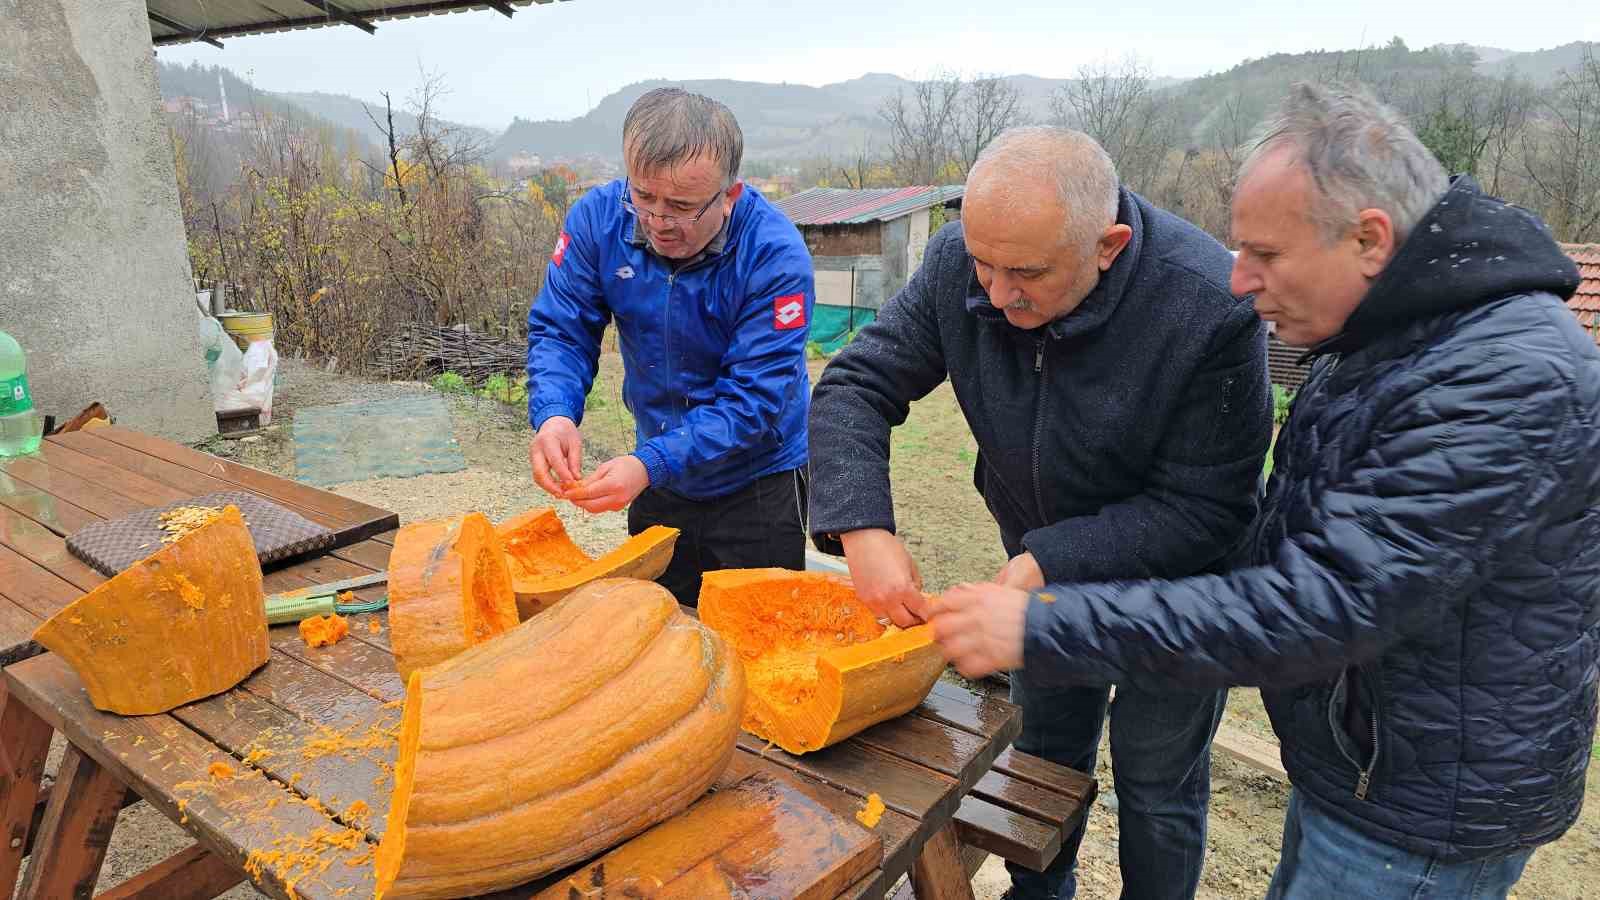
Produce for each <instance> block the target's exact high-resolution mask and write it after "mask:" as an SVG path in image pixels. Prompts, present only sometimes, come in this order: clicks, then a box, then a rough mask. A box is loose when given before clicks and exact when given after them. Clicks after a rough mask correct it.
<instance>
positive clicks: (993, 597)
mask: <svg viewBox="0 0 1600 900" xmlns="http://www.w3.org/2000/svg"><path fill="white" fill-rule="evenodd" d="M932 613H933V617H932V618H931V619H930V620H929V621H930V622H931V623H932V624H933V638H934V640H936V641H938V642H939V648H940V649H941V650H943V651H944V656H945V659H948V660H950V662H951V663H953V664H954V665H955V667H956V671H958V672H960V673H961V674H962V675H964V676H966V677H967V678H981V677H983V676H985V675H988V674H990V673H992V672H999V671H1009V670H1011V669H1020V668H1022V641H1023V635H1024V633H1025V632H1026V631H1027V627H1028V592H1027V591H1022V590H1018V589H1017V588H1012V587H1006V586H1005V585H1001V584H958V585H956V586H955V587H953V588H951V589H950V590H948V591H945V592H944V594H943V595H942V596H940V597H939V599H938V600H937V601H935V602H934V604H933V609H932Z"/></svg>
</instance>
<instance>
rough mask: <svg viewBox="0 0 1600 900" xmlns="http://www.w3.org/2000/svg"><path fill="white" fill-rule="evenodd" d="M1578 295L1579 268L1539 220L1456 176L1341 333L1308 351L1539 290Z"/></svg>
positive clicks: (1345, 345) (1356, 342) (1355, 343)
mask: <svg viewBox="0 0 1600 900" xmlns="http://www.w3.org/2000/svg"><path fill="white" fill-rule="evenodd" d="M1577 289H1578V266H1577V264H1576V263H1574V262H1573V261H1572V259H1571V258H1570V257H1568V256H1567V255H1566V254H1565V253H1563V252H1561V248H1560V247H1558V246H1557V245H1556V243H1555V241H1553V240H1551V238H1550V231H1549V229H1547V228H1546V227H1545V225H1544V223H1543V222H1541V221H1540V220H1539V218H1538V217H1537V216H1535V215H1533V214H1532V213H1530V212H1528V211H1527V210H1525V209H1523V208H1521V207H1520V206H1515V205H1513V204H1510V203H1507V202H1506V201H1504V200H1501V199H1498V198H1496V197H1490V196H1489V195H1487V194H1485V193H1483V191H1482V190H1481V189H1479V187H1478V182H1477V181H1475V180H1474V179H1473V178H1472V176H1470V175H1457V176H1456V177H1455V178H1454V179H1452V180H1451V183H1450V190H1449V191H1448V192H1447V193H1446V194H1445V195H1444V197H1443V198H1441V199H1440V200H1439V202H1438V203H1437V204H1435V205H1434V207H1433V209H1432V211H1430V212H1429V213H1428V215H1426V216H1424V217H1423V219H1422V221H1421V222H1420V223H1418V224H1417V227H1416V230H1415V231H1413V232H1412V233H1411V235H1410V236H1408V237H1407V238H1406V240H1405V242H1404V243H1403V244H1401V245H1400V249H1399V251H1398V252H1397V253H1396V254H1395V258H1394V259H1393V260H1392V261H1391V262H1390V263H1389V266H1388V267H1387V268H1385V269H1384V270H1383V272H1382V273H1381V274H1380V275H1379V276H1378V277H1377V278H1376V279H1375V280H1374V281H1373V283H1372V287H1371V288H1370V289H1369V290H1368V291H1367V296H1366V297H1364V298H1363V299H1362V301H1361V305H1360V306H1358V307H1356V310H1355V312H1353V313H1351V314H1350V319H1349V320H1348V321H1347V322H1345V327H1344V330H1343V331H1342V332H1341V333H1340V334H1337V335H1334V336H1333V337H1331V338H1329V339H1328V340H1326V341H1323V342H1322V343H1321V344H1320V345H1318V346H1317V347H1316V348H1314V350H1313V353H1314V354H1323V353H1348V352H1350V351H1352V350H1357V349H1360V348H1361V347H1364V346H1366V345H1367V344H1368V343H1370V342H1371V341H1372V340H1373V339H1374V338H1377V337H1378V336H1380V335H1383V334H1387V333H1389V332H1391V331H1393V330H1394V329H1395V328H1397V327H1399V326H1401V325H1404V324H1406V323H1408V322H1414V321H1417V320H1419V319H1427V318H1431V317H1433V316H1437V315H1441V314H1443V313H1448V312H1452V311H1455V310H1459V309H1467V308H1469V307H1473V306H1477V305H1478V304H1480V303H1482V302H1484V301H1485V300H1491V299H1493V298H1495V297H1504V296H1506V295H1507V294H1516V293H1531V292H1538V291H1543V292H1546V293H1550V294H1554V295H1556V296H1557V297H1560V298H1561V299H1562V300H1565V299H1567V298H1568V297H1571V296H1572V294H1573V292H1574V291H1576V290H1577Z"/></svg>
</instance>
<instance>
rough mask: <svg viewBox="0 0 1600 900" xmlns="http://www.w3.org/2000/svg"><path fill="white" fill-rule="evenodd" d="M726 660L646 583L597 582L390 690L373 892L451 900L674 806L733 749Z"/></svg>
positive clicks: (556, 861)
mask: <svg viewBox="0 0 1600 900" xmlns="http://www.w3.org/2000/svg"><path fill="white" fill-rule="evenodd" d="M744 693H745V686H744V670H743V668H742V667H741V666H739V664H738V662H737V660H735V659H734V658H733V654H732V652H731V650H730V649H729V648H728V646H727V644H726V643H725V642H724V641H723V640H722V639H721V638H719V637H717V635H716V634H715V633H713V632H712V631H711V630H710V629H708V628H705V627H704V626H702V625H700V623H698V622H696V621H695V620H694V619H692V618H690V617H688V616H686V615H684V614H683V612H682V611H681V610H680V609H679V608H678V604H677V603H676V602H674V601H673V599H672V595H671V594H669V593H668V592H667V590H666V589H665V588H663V587H661V586H659V585H656V584H653V583H651V582H648V581H636V580H632V579H605V580H601V581H597V582H594V583H592V584H589V585H586V586H585V587H583V588H581V589H579V590H577V591H574V592H573V593H572V595H571V596H569V597H568V598H567V599H566V601H565V602H563V603H561V604H560V605H559V606H556V607H555V608H553V609H552V610H550V611H549V612H548V613H547V614H545V615H541V616H537V617H535V618H532V619H529V620H528V621H526V622H524V623H522V624H521V625H519V626H517V627H516V628H514V629H512V630H511V631H509V632H507V633H506V634H505V635H503V636H501V637H500V638H499V639H497V640H494V641H490V642H488V643H485V644H479V645H477V646H475V647H472V648H471V649H468V650H466V651H464V652H462V653H461V654H460V655H458V656H456V657H454V658H452V659H450V660H448V661H446V662H443V663H440V664H439V665H436V666H432V667H430V668H426V669H421V670H418V671H414V672H413V673H412V674H411V677H410V679H409V680H408V681H407V683H406V699H405V706H404V709H403V711H402V713H401V725H400V746H399V757H398V761H397V763H396V765H395V784H394V793H393V796H392V798H391V800H390V804H389V819H388V826H387V830H386V831H385V833H384V835H383V840H382V841H381V842H380V844H379V846H378V852H377V858H376V868H377V882H378V897H380V898H391V900H402V898H413V900H415V898H433V897H462V896H470V895H475V894H479V893H485V892H489V891H494V890H499V889H501V888H506V887H510V886H512V885H517V884H521V883H523V882H525V881H528V880H530V879H533V878H537V877H539V876H540V875H543V874H546V873H549V872H552V871H555V870H556V869H559V868H562V867H563V866H566V865H569V864H571V863H574V862H577V861H579V860H582V859H587V858H588V857H590V856H593V855H595V854H596V853H599V852H601V851H603V850H605V849H607V848H609V847H611V846H612V845H614V844H617V843H620V842H621V841H624V840H626V839H628V838H630V837H632V836H634V835H635V834H638V833H640V832H642V831H644V830H645V829H647V828H649V827H650V826H651V825H654V824H656V823H657V822H660V821H662V820H664V819H667V818H669V817H671V816H673V815H675V814H677V813H678V812H679V811H681V810H683V809H684V808H686V807H687V806H689V804H690V803H692V802H694V800H695V799H696V798H698V797H699V796H700V795H701V794H702V793H704V792H705V790H706V788H708V787H709V786H710V785H711V783H712V782H713V781H715V780H716V779H717V777H718V776H719V775H721V774H722V771H723V769H725V768H726V767H727V765H728V763H729V762H730V761H731V759H732V757H733V753H734V745H735V742H736V741H737V740H738V735H739V714H740V710H741V708H742V706H743V701H744Z"/></svg>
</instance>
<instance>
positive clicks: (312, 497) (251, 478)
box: [94, 425, 400, 541]
mask: <svg viewBox="0 0 1600 900" xmlns="http://www.w3.org/2000/svg"><path fill="white" fill-rule="evenodd" d="M94 436H95V437H97V438H105V439H106V440H109V441H112V442H115V443H118V444H122V445H123V446H124V447H130V448H132V449H134V450H139V451H141V452H143V453H148V454H149V455H151V456H154V457H157V458H159V459H164V460H167V461H168V462H173V463H177V464H178V465H181V466H185V467H187V468H190V469H194V470H195V471H197V472H203V473H205V474H207V475H211V476H213V477H215V478H220V479H222V480H224V481H230V482H233V483H234V484H237V485H240V486H241V487H244V488H246V489H247V490H250V491H252V492H254V493H257V494H260V495H261V496H263V497H267V498H270V499H273V500H278V501H281V502H287V503H290V504H294V505H296V506H300V507H303V508H305V509H313V510H317V511H319V512H323V513H327V514H328V515H330V516H333V517H335V518H337V519H339V520H340V521H342V522H344V523H346V532H345V533H346V534H349V535H353V537H352V538H351V540H353V541H359V540H363V539H365V538H368V537H371V536H372V535H374V534H379V533H381V532H384V531H388V530H389V529H391V528H395V527H397V526H399V524H400V517H399V516H398V515H396V514H395V513H392V512H389V511H387V510H383V509H379V508H377V507H376V506H368V505H367V504H365V503H362V502H360V501H358V500H352V499H350V498H349V497H341V496H339V495H338V494H335V493H331V492H329V491H324V490H319V489H317V488H314V487H312V486H310V485H306V484H300V483H299V482H297V481H290V480H289V479H287V478H280V477H279V476H277V475H272V474H270V473H267V472H263V471H261V470H260V469H253V468H251V467H249V466H246V465H241V464H239V463H233V462H228V461H227V460H224V459H219V458H218V457H215V456H211V455H210V454H207V453H201V452H200V451H198V450H193V449H190V448H188V447H185V446H183V445H181V444H175V443H173V442H171V441H166V440H162V439H161V438H158V437H154V436H152V435H148V434H143V433H141V432H138V431H131V430H129V429H126V428H121V427H118V426H115V425H113V426H111V427H109V428H96V429H94Z"/></svg>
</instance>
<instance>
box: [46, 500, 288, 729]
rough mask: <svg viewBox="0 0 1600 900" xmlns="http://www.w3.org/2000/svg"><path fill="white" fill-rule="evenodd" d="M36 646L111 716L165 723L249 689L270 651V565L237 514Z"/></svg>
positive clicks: (211, 525)
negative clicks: (266, 576) (266, 567)
mask: <svg viewBox="0 0 1600 900" xmlns="http://www.w3.org/2000/svg"><path fill="white" fill-rule="evenodd" d="M33 639H34V640H36V641H38V642H39V643H40V644H43V645H44V646H45V647H47V648H48V649H49V650H50V651H51V652H53V653H57V654H59V655H60V656H61V657H62V658H63V659H65V660H66V661H67V663H68V664H69V665H71V666H72V668H73V670H74V671H76V672H77V673H78V677H79V678H80V679H82V680H83V685H84V687H85V688H87V689H88V692H89V700H90V702H92V703H93V704H94V705H95V706H96V707H97V708H99V709H103V710H106V711H107V712H114V713H121V714H122V715H152V714H155V713H162V712H166V711H167V710H170V709H173V708H175V707H178V706H182V705H183V704H185V703H190V702H193V701H195V700H199V699H201V698H203V697H209V696H211V695H212V694H217V693H221V692H222V691H226V690H228V689H230V688H232V687H233V686H234V685H236V684H238V683H239V682H241V681H243V680H244V679H245V677H246V676H248V675H249V674H250V673H251V672H253V671H255V670H256V669H257V668H258V667H260V666H261V665H262V664H263V663H265V662H266V661H267V655H268V652H269V649H270V648H269V643H268V639H267V610H266V595H265V594H264V593H263V592H262V588H261V564H260V562H259V561H258V560H257V558H256V549H255V544H254V542H252V541H251V539H250V531H249V529H248V528H247V527H246V526H245V524H244V519H243V518H242V517H241V516H240V515H239V510H238V508H237V507H233V506H228V507H225V508H224V509H223V510H222V512H221V513H220V514H219V515H217V516H216V518H214V519H212V520H211V521H210V522H207V523H206V524H204V525H201V526H200V527H199V528H196V529H195V530H193V531H190V532H189V533H187V534H185V535H184V536H183V537H181V538H179V539H178V540H177V541H175V542H173V543H172V544H169V545H167V546H166V547H164V548H162V549H160V550H158V551H156V552H155V553H153V554H151V555H150V556H148V557H146V558H144V559H142V560H140V561H139V562H137V563H134V564H133V566H131V567H130V568H128V569H126V570H124V571H122V572H120V573H118V574H117V575H116V576H115V577H113V578H111V579H110V580H109V581H107V582H106V583H104V584H102V585H100V586H99V587H97V588H95V589H94V590H92V591H90V592H89V593H87V594H85V595H83V596H82V597H79V598H78V599H77V600H75V601H73V602H72V603H71V604H70V605H68V606H67V607H66V608H65V609H63V610H61V611H60V612H58V613H56V614H55V615H53V616H51V617H50V618H49V619H48V620H47V621H45V623H44V624H42V625H40V626H39V629H38V630H37V631H35V632H34V634H33Z"/></svg>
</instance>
